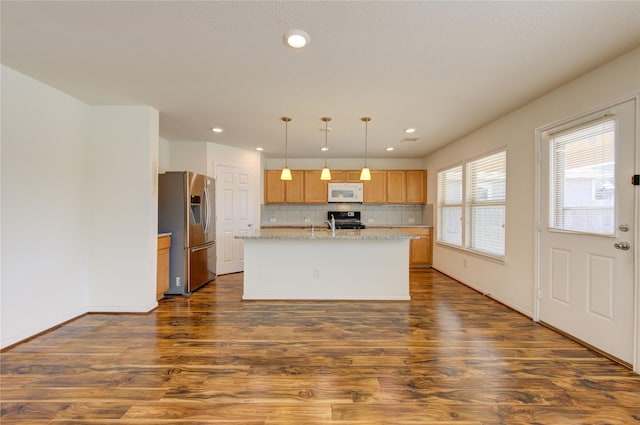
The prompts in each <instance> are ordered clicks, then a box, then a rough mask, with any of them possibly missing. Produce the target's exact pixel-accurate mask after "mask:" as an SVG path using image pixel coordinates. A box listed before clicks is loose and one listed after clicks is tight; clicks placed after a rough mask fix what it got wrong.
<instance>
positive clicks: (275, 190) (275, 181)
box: [264, 170, 285, 204]
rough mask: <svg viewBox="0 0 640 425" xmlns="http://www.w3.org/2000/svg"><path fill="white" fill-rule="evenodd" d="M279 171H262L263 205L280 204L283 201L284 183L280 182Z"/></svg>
mask: <svg viewBox="0 0 640 425" xmlns="http://www.w3.org/2000/svg"><path fill="white" fill-rule="evenodd" d="M280 173H281V170H265V171H264V203H265V204H281V203H283V202H284V201H285V197H284V181H282V180H280Z"/></svg>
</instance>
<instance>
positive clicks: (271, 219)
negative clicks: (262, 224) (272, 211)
mask: <svg viewBox="0 0 640 425" xmlns="http://www.w3.org/2000/svg"><path fill="white" fill-rule="evenodd" d="M277 221H278V220H277V219H276V218H275V217H271V218H270V219H269V223H275V222H277Z"/></svg>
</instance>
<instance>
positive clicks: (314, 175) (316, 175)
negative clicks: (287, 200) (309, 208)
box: [304, 170, 333, 204]
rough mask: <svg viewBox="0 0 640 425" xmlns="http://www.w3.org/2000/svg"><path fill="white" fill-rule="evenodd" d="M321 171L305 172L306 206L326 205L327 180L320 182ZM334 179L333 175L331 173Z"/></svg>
mask: <svg viewBox="0 0 640 425" xmlns="http://www.w3.org/2000/svg"><path fill="white" fill-rule="evenodd" d="M321 173H322V171H321V170H305V172H304V202H305V204H326V203H327V198H328V196H329V194H328V185H327V183H328V182H327V181H326V180H320V174H321ZM331 177H332V178H333V173H331Z"/></svg>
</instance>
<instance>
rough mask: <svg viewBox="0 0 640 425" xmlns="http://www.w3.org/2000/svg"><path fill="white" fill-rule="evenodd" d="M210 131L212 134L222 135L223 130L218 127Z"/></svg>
mask: <svg viewBox="0 0 640 425" xmlns="http://www.w3.org/2000/svg"><path fill="white" fill-rule="evenodd" d="M211 131H213V132H214V133H222V132H223V131H224V129H222V128H220V127H213V128H212V129H211Z"/></svg>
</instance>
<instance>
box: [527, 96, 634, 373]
mask: <svg viewBox="0 0 640 425" xmlns="http://www.w3.org/2000/svg"><path fill="white" fill-rule="evenodd" d="M635 107H636V106H635V100H630V101H627V102H624V103H621V104H618V105H616V106H613V107H610V108H607V109H606V110H602V111H599V112H598V113H594V114H591V115H589V116H585V117H583V118H581V119H577V120H574V121H572V122H569V123H565V124H563V125H559V126H557V127H554V128H551V129H548V130H547V131H545V132H544V133H542V137H541V138H540V143H541V145H540V152H541V156H540V161H541V164H540V170H541V172H540V214H539V215H540V221H541V222H540V226H539V229H540V243H539V250H540V251H539V259H540V273H539V277H540V279H539V281H540V287H539V297H540V302H539V318H540V320H541V321H542V322H545V323H548V324H549V325H551V326H553V327H555V328H557V329H560V330H561V331H564V332H566V333H568V334H570V335H572V336H574V337H576V338H578V339H580V340H582V341H584V342H586V343H587V344H589V345H591V346H593V347H595V348H597V349H599V350H601V351H603V352H605V353H607V354H609V355H612V356H614V357H616V358H618V359H619V360H622V361H624V362H627V363H629V364H631V363H633V346H634V336H633V329H634V277H633V276H634V251H635V249H636V241H635V240H634V234H635V232H636V228H635V227H636V226H637V225H638V223H637V222H636V221H635V214H636V213H635V209H634V192H635V187H636V186H633V185H632V183H631V179H632V176H633V175H634V174H635V171H634V170H635V161H636V160H635V158H636V155H637V153H636V151H635V149H636V140H635V134H636V129H635V114H636V110H635Z"/></svg>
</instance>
